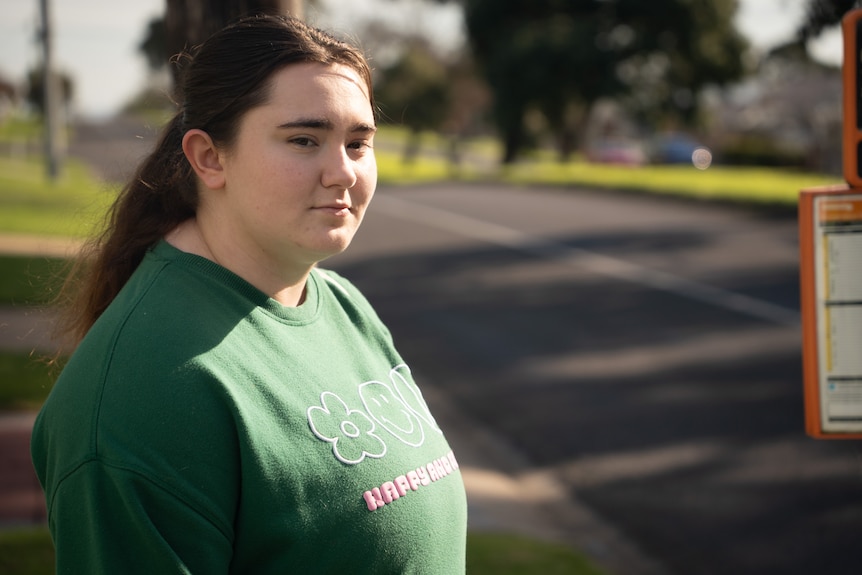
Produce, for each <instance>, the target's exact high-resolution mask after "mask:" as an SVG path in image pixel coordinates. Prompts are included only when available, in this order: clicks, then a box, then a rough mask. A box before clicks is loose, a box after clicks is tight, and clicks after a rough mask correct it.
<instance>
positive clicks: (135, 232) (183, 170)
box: [57, 112, 198, 347]
mask: <svg viewBox="0 0 862 575" xmlns="http://www.w3.org/2000/svg"><path fill="white" fill-rule="evenodd" d="M182 139H183V128H182V113H181V112H180V113H178V114H176V115H175V116H174V118H173V119H172V120H171V122H170V123H169V124H168V125H167V126H166V127H165V128H164V130H163V131H162V134H161V137H160V138H159V141H158V143H157V144H156V147H155V149H154V150H153V151H152V152H151V153H150V155H149V156H148V157H147V158H146V159H145V160H144V162H143V163H142V164H141V165H140V167H139V168H138V170H137V172H136V173H135V175H134V177H133V178H132V179H131V180H130V181H129V183H128V184H126V186H125V187H124V188H123V189H122V191H121V192H120V195H119V196H118V197H117V199H116V200H115V202H114V204H113V205H112V206H111V209H110V210H109V211H108V213H107V215H106V224H105V226H104V229H103V231H102V232H101V233H100V234H99V235H97V236H96V237H94V238H93V239H91V240H90V241H89V242H88V243H86V244H85V245H84V247H83V248H82V250H81V252H80V254H79V255H78V258H77V259H76V261H75V262H74V263H73V265H72V268H71V270H70V273H69V274H68V275H67V277H66V280H65V284H64V286H63V289H62V290H61V292H60V299H61V300H62V301H61V303H62V304H63V308H64V311H65V315H63V316H61V318H60V323H59V324H58V330H57V331H58V335H60V336H62V337H63V343H65V344H67V345H71V346H72V347H74V346H75V345H77V344H78V343H79V342H80V340H81V339H82V338H83V337H84V335H85V334H86V333H87V331H88V330H89V329H90V327H92V325H93V324H94V323H95V322H96V320H97V319H98V318H99V316H100V315H102V312H104V311H105V309H106V308H107V307H108V304H110V303H111V302H112V301H113V300H114V298H115V297H116V296H117V294H118V293H119V291H120V289H122V287H123V286H124V285H125V284H126V282H127V281H128V279H129V278H130V277H131V275H132V273H133V272H134V271H135V269H136V268H137V267H138V265H139V264H140V263H141V260H142V259H143V258H144V255H145V254H146V252H147V251H148V250H149V249H150V248H151V247H153V246H154V245H155V244H156V243H158V241H159V240H160V239H161V238H163V237H164V236H165V234H167V233H168V232H169V231H171V230H172V229H174V228H175V227H176V226H178V225H179V224H180V223H182V222H183V221H185V220H187V219H189V218H191V217H193V216H194V214H195V211H196V209H197V202H198V199H197V189H196V180H195V178H194V173H193V171H192V168H191V166H190V165H189V163H188V160H186V158H185V155H184V154H183V150H182Z"/></svg>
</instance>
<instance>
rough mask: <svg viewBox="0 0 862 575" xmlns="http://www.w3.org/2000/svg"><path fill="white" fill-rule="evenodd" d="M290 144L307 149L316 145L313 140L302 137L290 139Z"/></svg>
mask: <svg viewBox="0 0 862 575" xmlns="http://www.w3.org/2000/svg"><path fill="white" fill-rule="evenodd" d="M290 143H291V144H294V145H296V146H300V147H303V148H307V147H309V146H313V145H314V142H313V141H312V140H311V138H305V137H301V138H291V139H290Z"/></svg>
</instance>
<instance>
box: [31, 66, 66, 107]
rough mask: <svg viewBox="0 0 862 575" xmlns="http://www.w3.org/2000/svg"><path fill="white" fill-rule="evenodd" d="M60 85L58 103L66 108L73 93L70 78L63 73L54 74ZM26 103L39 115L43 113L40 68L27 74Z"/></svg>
mask: <svg viewBox="0 0 862 575" xmlns="http://www.w3.org/2000/svg"><path fill="white" fill-rule="evenodd" d="M54 74H55V76H56V77H57V78H58V81H59V84H60V102H61V103H62V104H63V105H64V106H68V105H69V104H70V103H71V101H72V97H73V96H74V93H75V84H74V83H73V82H72V78H71V77H70V76H69V75H68V74H65V73H63V72H54ZM26 99H27V103H28V104H30V105H31V106H33V109H34V110H36V111H37V112H38V113H39V115H40V116H41V115H43V114H44V111H45V72H44V68H43V67H42V66H39V67H36V68H33V69H31V70H30V71H29V72H28V73H27V93H26Z"/></svg>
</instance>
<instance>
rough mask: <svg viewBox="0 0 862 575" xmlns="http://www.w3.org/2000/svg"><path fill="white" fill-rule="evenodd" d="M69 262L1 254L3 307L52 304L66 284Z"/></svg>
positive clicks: (0, 274)
mask: <svg viewBox="0 0 862 575" xmlns="http://www.w3.org/2000/svg"><path fill="white" fill-rule="evenodd" d="M65 269H66V260H64V259H62V258H48V257H31V256H19V255H5V254H0V305H18V306H34V305H40V304H46V303H49V302H50V301H51V300H52V299H54V296H55V295H56V293H57V290H58V289H59V288H60V286H61V285H62V283H63V273H64V271H65Z"/></svg>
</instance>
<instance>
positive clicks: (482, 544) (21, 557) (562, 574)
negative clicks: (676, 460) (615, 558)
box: [0, 529, 602, 575]
mask: <svg viewBox="0 0 862 575" xmlns="http://www.w3.org/2000/svg"><path fill="white" fill-rule="evenodd" d="M53 572H54V548H53V546H52V545H51V538H50V536H49V535H48V531H47V530H46V529H22V530H16V531H5V532H4V531H0V573H15V574H16V575H49V574H52V573H53ZM467 574H468V575H537V574H541V575H602V571H599V570H598V569H596V568H595V567H594V566H592V565H590V564H589V562H587V561H586V560H585V559H584V558H583V557H581V556H580V555H578V554H577V553H575V552H573V551H572V550H571V549H569V548H568V547H565V546H562V545H557V544H553V543H546V542H543V541H536V540H533V539H529V538H525V537H519V536H516V535H496V534H485V533H482V534H479V533H471V534H470V535H468V536H467Z"/></svg>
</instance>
